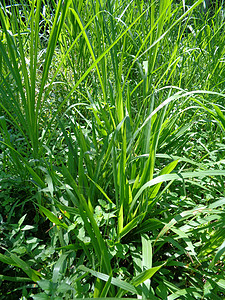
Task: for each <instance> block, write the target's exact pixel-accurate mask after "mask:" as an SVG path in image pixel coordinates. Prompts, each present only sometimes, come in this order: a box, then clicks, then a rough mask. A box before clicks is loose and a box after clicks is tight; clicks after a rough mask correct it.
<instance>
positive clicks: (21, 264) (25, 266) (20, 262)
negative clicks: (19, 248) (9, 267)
mask: <svg viewBox="0 0 225 300" xmlns="http://www.w3.org/2000/svg"><path fill="white" fill-rule="evenodd" d="M10 257H11V259H12V260H13V261H14V263H15V264H16V265H17V266H18V267H19V268H21V269H22V270H23V271H24V272H25V273H26V274H27V275H28V276H29V277H30V279H31V280H33V281H35V282H37V281H39V280H40V278H39V276H40V274H39V273H38V272H37V271H34V270H32V269H31V267H30V266H29V265H28V264H27V263H26V262H25V261H23V260H22V259H20V258H19V257H18V256H17V255H15V254H13V253H11V254H10Z"/></svg>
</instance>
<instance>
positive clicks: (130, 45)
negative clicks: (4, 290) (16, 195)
mask: <svg viewBox="0 0 225 300" xmlns="http://www.w3.org/2000/svg"><path fill="white" fill-rule="evenodd" d="M201 2H202V1H196V2H195V3H194V4H193V5H192V6H190V7H185V9H184V10H183V9H181V7H182V6H179V5H178V4H175V3H174V2H173V1H159V2H158V1H150V2H146V1H140V0H137V1H130V2H129V3H128V2H125V1H113V2H112V1H109V0H107V1H96V2H95V1H75V0H74V1H59V2H58V4H57V5H56V6H55V7H54V19H53V20H52V21H51V22H47V24H48V26H49V27H50V30H49V31H50V33H49V37H48V45H47V48H46V49H45V48H44V49H43V43H42V42H41V40H40V35H41V32H40V27H39V24H40V17H43V11H42V9H43V8H42V5H44V6H45V5H46V3H45V2H42V1H41V0H37V1H33V2H32V5H30V4H26V5H25V4H24V5H23V6H20V5H16V4H15V3H12V4H11V5H10V6H8V7H6V6H2V10H1V19H0V20H1V41H0V55H1V57H2V60H1V70H2V73H1V82H0V92H1V102H0V105H1V111H2V114H3V117H2V118H1V123H0V125H1V132H2V137H3V138H4V141H3V142H2V144H4V145H5V146H7V147H8V148H9V150H10V153H11V156H10V158H11V160H12V162H13V163H14V164H15V166H16V168H17V170H18V173H19V174H20V173H21V169H24V170H26V172H27V173H28V174H29V175H27V176H28V178H30V179H32V180H33V182H34V183H35V185H36V188H37V194H36V196H35V197H36V199H38V201H33V203H34V206H35V207H37V208H38V211H39V212H40V214H41V215H42V217H44V216H46V217H47V219H48V220H49V221H50V222H52V223H54V224H55V226H53V228H52V229H51V231H53V232H54V237H53V236H52V237H51V245H52V247H53V248H54V251H55V255H56V257H57V258H56V257H55V258H54V263H53V266H52V267H49V265H48V264H46V263H44V264H42V267H41V269H44V268H46V270H48V271H43V272H41V271H39V272H37V271H34V270H33V269H32V268H31V266H35V264H36V263H37V261H36V260H35V259H33V261H29V263H26V262H25V261H24V258H23V257H22V258H19V257H18V256H17V255H15V254H14V253H13V251H11V252H10V253H9V254H7V252H5V253H4V254H1V255H0V261H2V262H3V263H6V264H9V265H13V266H16V267H19V268H20V269H22V270H23V271H24V272H25V273H26V274H27V276H28V277H29V278H30V280H31V281H34V282H38V285H39V287H40V288H41V289H42V290H43V292H42V293H40V294H39V295H36V296H35V295H32V297H33V299H37V297H46V296H47V297H51V298H52V299H53V298H56V297H59V298H60V297H61V298H65V299H71V298H73V299H75V298H82V297H83V296H84V295H85V297H88V296H90V297H95V298H105V297H107V296H108V297H111V299H113V298H112V297H115V298H117V299H118V298H121V297H136V298H140V297H142V299H166V298H167V297H168V299H177V298H179V297H183V298H184V299H186V298H187V299H190V297H191V299H200V298H204V299H211V298H212V297H215V299H217V298H218V297H219V295H221V294H220V293H223V287H222V286H223V283H224V281H223V279H222V277H221V276H220V275H218V276H216V277H214V274H212V271H211V270H213V268H214V267H215V264H216V263H217V262H218V261H219V260H220V259H221V257H222V255H223V252H224V243H223V232H224V229H223V227H224V216H223V211H222V210H221V207H223V206H224V199H223V198H222V196H223V186H222V184H221V183H222V182H223V176H224V175H225V172H224V170H223V168H222V166H223V164H224V160H223V159H224V155H223V154H221V155H219V154H218V155H217V152H218V153H221V152H220V149H218V147H222V146H221V145H222V143H223V141H224V128H225V123H224V120H225V119H224V109H223V107H221V105H220V103H223V102H224V94H223V92H224V89H223V74H224V64H223V59H224V58H223V56H224V36H222V38H221V33H222V29H223V25H224V20H223V16H221V15H220V13H221V10H220V11H217V12H216V13H215V15H214V16H213V17H211V18H209V19H207V20H202V18H203V16H202V15H201V14H199V13H198V11H197V9H198V6H199V5H200V4H201ZM53 6H54V5H53ZM23 14H24V15H23ZM21 15H22V17H21ZM25 16H27V19H25V20H27V21H24V17H25ZM47 17H48V16H47ZM47 17H46V19H47ZM49 17H50V16H49ZM18 21H19V22H18ZM41 22H42V23H43V22H44V21H43V20H42V21H41ZM207 22H208V23H210V22H211V24H212V25H213V29H212V30H213V32H212V33H210V30H211V29H210V28H209V24H208V23H207ZM44 28H45V26H44ZM211 28H212V27H211ZM9 100H10V102H9ZM200 116H201V117H200ZM208 120H210V121H208ZM9 124H11V125H10V126H12V127H13V130H14V131H16V132H18V131H19V132H20V133H21V134H22V136H23V138H24V139H25V142H26V148H24V149H23V150H22V151H19V150H18V149H16V148H15V147H14V145H13V143H12V142H11V140H10V134H9V131H8V128H9ZM200 129H201V130H203V131H204V132H207V134H206V138H209V136H210V134H211V135H212V136H211V138H210V139H211V143H210V144H209V143H208V142H205V143H206V144H204V138H205V135H202V136H201V135H200V136H199V135H198V133H199V131H200ZM214 130H215V135H216V139H217V140H218V145H219V146H218V145H216V143H213V132H214ZM221 149H222V148H221ZM32 159H35V164H32V161H31V160H32ZM200 193H201V194H202V195H203V196H202V197H199V194H200ZM207 193H210V195H213V196H212V198H213V197H215V199H214V200H215V201H212V200H211V199H210V200H209V201H208V199H205V198H207V197H206V194H207ZM23 221H24V220H23V219H22V220H21V221H20V223H21V225H22V222H23ZM21 225H20V227H21ZM219 228H220V229H219ZM215 229H218V230H217V231H216V230H215ZM204 235H207V238H205V237H204ZM16 253H19V252H16ZM77 253H79V255H80V258H77V257H76V255H77ZM213 255H214V259H213V260H212V261H210V260H211V258H212V257H213ZM72 264H74V265H75V270H74V271H73V270H72V271H71V267H70V266H71V265H72ZM50 269H51V270H50ZM174 272H175V274H174ZM193 273H196V274H197V275H196V277H194V276H193ZM4 276H5V275H3V279H5V280H9V279H10V278H8V277H7V276H5V277H4ZM64 277H66V280H65V278H64ZM29 278H24V279H21V278H20V279H19V278H18V280H20V281H25V280H29ZM215 279H216V282H215V283H214V284H213V283H212V282H213V280H215ZM11 280H12V278H11ZM185 280H186V281H188V282H184V281H185ZM80 281H81V282H82V284H83V285H82V286H81V285H80ZM85 286H88V289H87V290H86V287H85ZM33 293H34V291H33ZM188 297H189V298H188ZM216 297H217V298H216ZM46 299H47V298H46Z"/></svg>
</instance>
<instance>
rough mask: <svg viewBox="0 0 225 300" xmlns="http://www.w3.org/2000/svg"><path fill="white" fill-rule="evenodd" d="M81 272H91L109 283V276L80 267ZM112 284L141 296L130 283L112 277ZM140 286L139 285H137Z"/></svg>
mask: <svg viewBox="0 0 225 300" xmlns="http://www.w3.org/2000/svg"><path fill="white" fill-rule="evenodd" d="M78 268H79V269H80V270H82V271H84V272H89V273H91V274H92V275H93V276H95V277H97V278H99V279H101V280H103V281H105V282H107V281H108V280H109V278H110V276H109V275H106V274H104V273H100V272H97V271H94V270H91V269H89V268H87V267H85V266H79V267H78ZM111 283H112V284H113V285H115V286H117V287H119V288H121V289H123V290H125V291H128V292H131V293H134V294H135V295H137V294H140V291H138V289H137V288H135V287H134V286H133V285H132V284H130V283H128V282H125V281H123V280H121V279H117V278H114V277H112V278H111ZM137 285H138V284H137Z"/></svg>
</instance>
